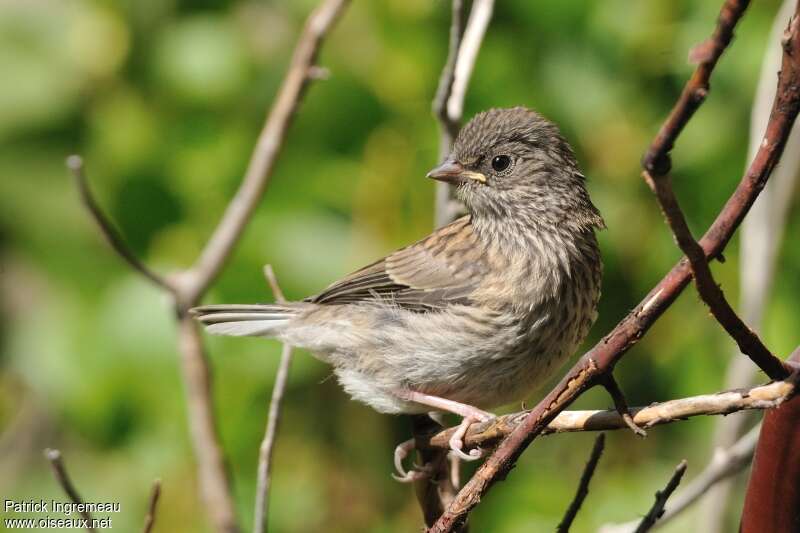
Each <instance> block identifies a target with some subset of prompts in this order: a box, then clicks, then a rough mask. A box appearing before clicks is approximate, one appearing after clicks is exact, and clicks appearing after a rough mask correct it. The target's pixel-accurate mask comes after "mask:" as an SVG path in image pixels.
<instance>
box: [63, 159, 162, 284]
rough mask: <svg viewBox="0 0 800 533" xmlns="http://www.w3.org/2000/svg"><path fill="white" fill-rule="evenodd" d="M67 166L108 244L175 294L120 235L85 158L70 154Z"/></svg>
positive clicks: (124, 258)
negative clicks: (95, 189) (91, 184)
mask: <svg viewBox="0 0 800 533" xmlns="http://www.w3.org/2000/svg"><path fill="white" fill-rule="evenodd" d="M67 168H68V169H69V171H70V172H71V173H72V175H73V177H74V178H75V184H76V186H77V188H78V193H79V194H80V198H81V203H83V206H84V207H85V208H86V210H87V211H88V212H89V215H91V217H92V220H94V222H95V224H97V228H98V229H99V230H100V234H101V235H102V236H103V238H104V239H105V240H106V242H107V243H108V245H109V246H111V249H112V250H114V251H115V252H116V253H117V255H118V256H119V257H120V258H121V259H122V260H123V261H125V262H126V263H128V266H129V267H131V268H132V269H134V270H135V271H136V272H138V273H139V274H141V275H142V276H144V277H145V278H147V279H148V280H150V281H151V282H152V283H153V284H154V285H156V286H158V287H161V288H162V289H164V290H165V291H167V292H169V293H173V294H174V293H175V288H174V287H173V286H172V285H171V284H170V283H169V282H168V281H167V280H166V279H164V278H163V277H161V276H159V275H158V274H156V273H155V272H153V271H152V270H150V269H149V268H148V267H147V265H145V264H144V263H142V262H141V261H140V260H139V258H138V257H136V255H135V254H134V253H133V251H132V250H131V249H130V248H128V245H127V244H126V243H125V239H123V238H122V235H120V233H119V232H118V231H117V229H116V228H115V227H114V224H113V223H112V222H111V220H110V219H109V218H108V216H106V214H105V213H104V212H103V210H102V209H101V208H100V205H99V204H98V203H97V201H96V200H95V198H94V196H93V195H92V191H91V189H90V188H89V184H88V181H87V180H86V173H85V170H84V164H83V158H81V156H79V155H71V156H69V157H68V158H67Z"/></svg>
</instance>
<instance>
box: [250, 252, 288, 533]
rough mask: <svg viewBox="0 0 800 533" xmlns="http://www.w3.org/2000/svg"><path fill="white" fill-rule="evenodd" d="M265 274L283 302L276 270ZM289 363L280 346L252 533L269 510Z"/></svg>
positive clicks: (268, 269) (268, 268)
mask: <svg viewBox="0 0 800 533" xmlns="http://www.w3.org/2000/svg"><path fill="white" fill-rule="evenodd" d="M264 276H265V277H266V278H267V281H268V282H269V284H270V287H271V288H272V293H273V294H274V296H275V301H277V302H278V303H284V302H286V298H285V297H284V295H283V291H282V290H281V288H280V285H278V280H277V278H276V277H275V272H274V271H273V270H272V266H270V265H266V266H265V267H264ZM291 365H292V347H291V346H290V345H288V344H284V345H283V349H282V351H281V362H280V364H279V365H278V373H277V374H276V375H275V384H274V385H273V386H272V400H271V401H270V404H269V414H268V416H267V427H266V430H265V431H264V440H262V441H261V447H260V448H259V451H258V481H257V484H256V503H255V514H254V516H255V518H254V520H253V532H254V533H262V532H264V533H266V531H267V526H268V524H267V515H268V511H269V488H270V485H271V481H272V477H271V467H272V455H273V450H274V448H275V439H276V437H277V434H278V424H279V422H280V418H281V404H282V402H283V395H284V394H285V392H286V383H287V381H288V379H289V368H290V367H291Z"/></svg>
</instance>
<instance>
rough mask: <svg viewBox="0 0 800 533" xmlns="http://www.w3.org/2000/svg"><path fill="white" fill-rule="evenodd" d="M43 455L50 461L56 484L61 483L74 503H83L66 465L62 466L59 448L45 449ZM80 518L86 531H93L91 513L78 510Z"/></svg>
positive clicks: (62, 461)
mask: <svg viewBox="0 0 800 533" xmlns="http://www.w3.org/2000/svg"><path fill="white" fill-rule="evenodd" d="M44 456H45V457H47V460H48V461H50V466H51V467H52V468H53V475H55V477H56V481H58V484H59V485H61V488H62V489H64V492H65V493H66V495H67V496H68V497H69V499H70V501H71V502H72V503H74V504H77V505H80V506H82V505H83V500H82V499H81V496H80V494H78V490H77V489H76V488H75V485H73V484H72V480H71V479H70V477H69V474H67V467H65V466H64V460H63V458H62V457H61V452H60V451H59V450H52V449H49V448H48V449H46V450H45V451H44ZM79 514H80V515H81V518H82V519H83V520H84V521H85V523H86V531H95V529H94V527H92V525H91V524H92V515H90V514H89V511H86V510H85V509H84V510H81V511H79Z"/></svg>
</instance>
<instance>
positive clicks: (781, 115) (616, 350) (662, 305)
mask: <svg viewBox="0 0 800 533" xmlns="http://www.w3.org/2000/svg"><path fill="white" fill-rule="evenodd" d="M729 4H730V3H726V4H725V6H726V7H727V6H729ZM790 30H791V31H789V32H787V35H786V37H785V39H784V54H783V65H782V69H781V73H780V76H779V78H778V90H777V92H776V97H775V101H774V102H773V107H772V112H771V115H770V120H769V123H768V125H767V130H766V132H765V134H764V140H763V142H762V143H761V145H760V148H759V150H758V152H757V153H756V156H755V158H754V159H753V162H752V163H751V165H750V168H749V169H748V171H747V172H746V173H745V175H744V177H743V178H742V180H741V182H740V183H739V186H738V187H737V189H736V190H735V191H734V193H733V194H732V196H731V197H730V198H729V199H728V201H727V203H726V204H725V206H724V207H723V208H722V211H721V212H720V213H719V215H718V216H717V218H716V220H715V221H714V223H713V224H712V225H711V227H710V228H709V229H708V231H707V232H706V234H705V235H704V236H703V238H702V239H701V240H700V243H699V244H700V246H701V247H702V248H703V251H704V253H705V255H706V258H707V259H708V258H714V257H718V256H719V254H720V253H721V252H722V250H723V249H724V248H725V245H726V244H727V243H728V241H729V240H730V238H731V237H732V235H733V233H734V232H735V230H736V229H737V228H738V226H739V224H740V223H741V221H742V219H743V218H744V216H745V215H746V214H747V212H748V210H749V209H750V207H751V206H752V204H753V202H754V201H755V199H756V198H757V197H758V193H759V192H761V189H763V187H764V185H765V184H766V182H767V179H768V178H769V176H770V174H771V172H772V169H773V168H774V167H775V165H776V164H777V163H778V161H779V160H780V156H781V154H782V152H783V148H784V146H785V145H786V140H787V138H788V137H789V133H790V131H791V128H792V125H793V124H794V120H795V118H796V117H797V113H798V109H799V108H800V49H798V38H797V29H796V22H793V23H792V25H791V28H790ZM717 33H718V32H715V35H716V34H717ZM690 276H691V269H690V268H689V265H688V262H687V261H685V260H682V261H680V262H679V263H678V264H677V265H675V266H674V267H673V269H672V270H671V271H670V272H669V273H668V274H667V275H666V276H665V277H664V279H662V280H661V282H660V283H659V284H658V285H656V286H655V287H654V288H653V290H652V291H650V293H649V294H648V295H647V296H646V298H645V299H644V301H643V302H642V303H640V304H639V305H638V306H637V307H636V308H635V309H634V310H633V311H632V312H631V313H630V314H629V315H628V316H627V317H625V318H624V319H623V320H622V321H621V322H620V323H619V324H618V325H617V327H615V328H614V330H612V331H611V333H609V334H608V335H606V336H605V337H604V338H603V339H602V340H601V341H600V342H599V343H598V344H597V345H596V346H595V347H594V348H592V349H591V350H590V351H589V352H587V353H586V354H584V355H583V357H581V358H580V360H579V361H578V362H577V363H576V364H575V365H574V366H573V367H572V369H571V370H570V371H569V372H568V373H567V374H566V376H565V377H564V378H563V379H562V380H561V382H560V383H559V384H558V385H557V386H556V387H555V388H554V389H553V390H552V391H551V392H550V393H549V394H548V395H547V396H546V397H545V398H544V399H542V400H541V401H540V402H539V403H538V404H537V405H536V407H535V408H534V409H533V410H532V411H531V412H530V414H529V415H528V416H527V417H526V418H525V419H524V421H523V422H522V424H520V426H518V427H517V428H516V429H515V430H514V431H513V432H512V433H511V435H509V436H508V437H507V438H506V439H505V440H504V441H503V442H502V443H501V444H500V445H499V446H498V447H497V449H496V450H495V452H494V453H493V454H492V455H491V456H490V457H489V458H488V459H487V460H486V461H485V462H484V464H483V465H482V466H481V467H480V468H479V469H478V471H477V472H476V473H475V475H474V476H473V477H472V479H470V481H469V482H468V483H466V484H465V485H464V487H463V488H462V489H461V491H460V492H459V494H458V496H456V498H455V500H454V501H453V503H452V504H451V505H450V507H449V508H448V509H447V511H445V513H444V514H442V516H441V517H440V519H439V520H438V521H437V523H436V524H434V526H433V527H432V528H431V531H436V532H444V531H453V529H454V527H456V526H457V524H459V523H461V522H462V521H463V520H465V519H466V517H467V514H468V513H469V512H470V511H471V510H472V509H473V508H474V507H475V506H476V505H477V504H478V502H479V501H480V499H481V498H482V497H483V495H484V494H485V493H486V492H487V491H488V490H489V489H490V488H491V486H492V485H494V483H495V482H496V481H497V480H498V479H501V478H503V477H505V475H507V473H508V472H509V470H510V469H511V468H512V467H513V465H514V463H515V462H516V460H517V459H518V458H519V456H520V455H521V454H522V452H523V451H524V450H525V448H527V446H528V445H530V443H531V442H532V441H533V440H534V439H535V438H536V436H538V435H539V434H540V433H541V432H542V431H543V430H544V429H545V427H546V426H547V424H548V423H549V422H550V421H551V420H553V418H555V416H556V415H557V414H558V413H559V412H561V411H562V410H564V409H565V408H566V407H567V406H569V405H570V404H571V403H572V402H573V401H574V400H575V398H577V397H578V396H579V395H580V394H581V393H583V392H584V391H585V390H586V389H587V388H589V386H590V385H591V384H593V383H596V379H597V376H598V375H600V374H603V373H607V372H610V371H611V370H612V369H613V367H614V365H615V364H616V363H617V362H618V361H619V359H620V358H621V357H622V356H623V355H624V354H625V353H626V352H627V351H628V350H629V349H630V348H631V347H632V346H633V345H634V344H636V342H638V340H639V339H640V338H641V337H642V336H643V335H644V334H645V333H646V332H647V330H648V329H649V328H650V326H652V324H653V323H654V322H655V321H656V320H657V319H658V317H659V316H661V314H662V313H663V312H664V311H665V310H666V309H667V308H668V307H669V306H670V305H671V304H672V302H673V301H674V300H675V298H677V296H678V294H680V292H681V291H682V290H683V289H684V288H685V287H686V285H687V283H688V282H689V279H690Z"/></svg>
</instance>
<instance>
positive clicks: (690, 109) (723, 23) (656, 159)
mask: <svg viewBox="0 0 800 533" xmlns="http://www.w3.org/2000/svg"><path fill="white" fill-rule="evenodd" d="M749 3H750V2H749V0H725V3H724V4H723V5H722V9H721V10H720V13H719V18H718V19H717V26H716V28H715V29H714V33H713V34H712V35H711V37H709V38H708V39H706V40H705V41H703V42H702V43H700V44H699V45H697V46H695V47H694V48H693V49H692V50H691V51H690V52H689V61H690V62H692V63H697V64H698V65H697V68H696V69H695V71H694V73H693V74H692V77H691V78H690V79H689V81H688V82H686V85H685V86H684V88H683V91H682V92H681V95H680V97H679V98H678V101H677V102H676V103H675V106H674V107H673V108H672V111H671V112H670V114H669V116H668V117H667V120H666V121H665V122H664V124H663V125H662V126H661V129H660V130H659V131H658V134H656V138H655V139H654V140H653V142H652V143H651V144H650V147H649V148H648V149H647V152H646V153H645V155H644V157H643V158H642V166H643V167H644V168H645V170H647V171H648V172H650V173H651V174H658V175H663V174H666V173H667V172H669V170H670V167H671V166H672V163H671V161H670V158H669V152H670V151H671V150H672V147H673V146H674V144H675V140H676V139H677V138H678V135H680V133H681V131H683V128H684V126H686V124H687V123H688V122H689V119H691V118H692V116H693V115H694V112H695V111H697V108H698V107H700V104H702V103H703V101H704V100H705V99H706V96H707V95H708V88H709V79H710V78H711V72H712V71H713V70H714V67H715V66H716V65H717V61H718V60H719V58H720V56H721V55H722V52H724V51H725V49H726V48H727V47H728V45H729V44H730V42H731V39H732V38H733V29H734V28H735V27H736V24H737V23H738V22H739V19H740V18H741V17H742V15H743V14H744V11H745V9H747V5H748V4H749Z"/></svg>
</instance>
